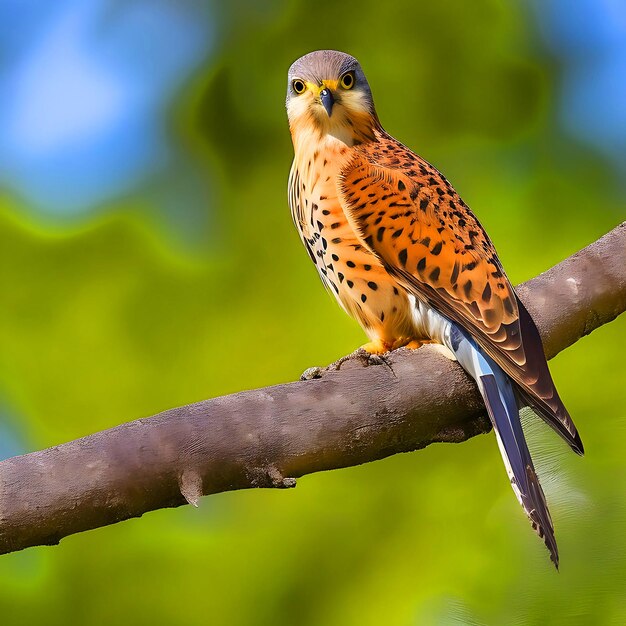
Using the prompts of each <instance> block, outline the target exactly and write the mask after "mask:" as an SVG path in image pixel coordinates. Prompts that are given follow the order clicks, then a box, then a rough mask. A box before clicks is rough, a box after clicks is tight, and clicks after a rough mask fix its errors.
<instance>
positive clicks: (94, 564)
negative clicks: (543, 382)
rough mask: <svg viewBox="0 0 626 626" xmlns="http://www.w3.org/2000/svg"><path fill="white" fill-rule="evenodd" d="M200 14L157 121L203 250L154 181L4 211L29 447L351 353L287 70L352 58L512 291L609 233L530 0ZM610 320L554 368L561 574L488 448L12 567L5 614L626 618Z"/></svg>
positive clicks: (14, 375)
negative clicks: (449, 186)
mask: <svg viewBox="0 0 626 626" xmlns="http://www.w3.org/2000/svg"><path fill="white" fill-rule="evenodd" d="M213 10H214V17H215V20H216V32H217V33H219V39H218V41H217V44H216V52H215V53H214V55H213V56H212V57H211V58H210V59H208V60H207V62H206V64H205V66H204V67H203V69H202V71H201V72H199V73H198V74H197V76H195V77H194V79H193V80H192V81H191V82H190V83H188V84H187V85H186V86H185V87H184V89H183V90H182V91H181V92H180V93H179V94H178V97H177V100H176V102H175V103H174V104H173V106H172V109H171V111H170V112H169V117H168V119H167V122H166V123H167V127H168V129H169V133H170V135H171V138H172V141H174V142H175V143H176V144H177V145H178V146H179V147H180V148H181V150H183V151H184V153H185V155H186V158H187V160H188V163H189V167H192V168H195V170H196V172H197V173H199V175H200V176H201V177H204V178H206V179H207V180H208V181H210V187H211V190H210V194H208V196H207V197H208V199H207V212H209V213H210V219H209V220H208V222H209V226H208V227H207V229H206V231H202V232H200V233H197V242H199V245H198V243H196V245H195V246H194V247H193V248H191V247H189V246H187V245H186V244H185V242H184V241H182V240H181V239H180V238H177V237H176V236H170V234H171V233H169V232H168V231H169V228H168V225H167V222H166V221H159V219H157V218H155V217H154V214H152V213H151V212H150V210H149V198H150V194H151V193H153V192H154V190H153V189H152V190H151V189H150V188H148V189H144V190H139V191H137V192H136V193H135V194H133V195H132V196H129V197H128V198H125V199H122V200H119V201H118V202H117V203H116V204H115V205H114V206H113V205H112V206H107V207H106V211H103V212H102V213H101V216H100V217H98V218H90V219H85V220H84V221H82V222H80V223H73V224H68V223H59V224H55V223H50V222H47V223H42V222H41V221H40V220H39V219H38V218H36V217H33V216H32V214H31V213H30V211H29V209H28V207H26V206H24V204H23V203H22V202H21V201H20V200H19V199H17V198H14V197H10V196H9V195H8V194H7V195H5V196H4V197H3V199H2V200H1V202H0V285H1V286H2V305H1V306H0V402H1V404H2V407H3V415H4V416H5V420H6V422H7V424H8V427H9V428H11V429H12V430H13V431H14V432H15V433H17V434H18V435H17V436H18V438H19V441H20V446H21V448H22V450H21V451H23V452H25V451H28V450H33V449H39V448H42V447H46V446H51V445H54V444H57V443H60V442H62V441H66V440H69V439H73V438H76V437H80V436H82V435H85V434H87V433H90V432H93V431H96V430H101V429H104V428H107V427H111V426H114V425H116V424H118V423H120V422H122V421H128V420H131V419H134V418H137V417H140V416H145V415H150V414H152V413H156V412H158V411H160V410H163V409H166V408H169V407H172V406H176V405H180V404H185V403H189V402H193V401H195V400H199V399H202V398H206V397H210V396H215V395H219V394H226V393H230V392H234V391H237V390H241V389H247V388H251V387H255V386H264V385H269V384H273V383H278V382H283V381H288V380H294V379H296V378H297V377H298V375H299V374H300V372H301V371H303V370H304V369H305V368H306V367H308V366H311V365H315V364H325V363H328V362H330V361H332V360H334V359H335V358H337V357H339V356H341V355H343V354H345V353H347V352H349V351H351V350H352V349H354V348H355V347H356V346H358V345H360V343H362V342H363V337H362V334H361V332H360V330H359V329H358V328H357V326H356V324H355V323H354V322H352V321H351V320H349V319H348V318H347V317H346V316H345V315H344V314H343V313H342V312H341V311H340V309H339V308H338V307H337V306H336V305H335V304H334V303H333V302H332V301H331V299H330V298H329V297H328V296H327V295H325V293H324V290H323V289H322V287H321V285H320V284H319V281H318V279H317V277H316V275H315V271H314V269H313V267H312V266H311V264H310V262H309V260H308V257H307V255H306V254H305V253H304V252H303V250H302V249H301V248H300V243H299V240H298V237H297V236H296V233H295V231H294V229H293V227H292V224H291V221H290V216H289V211H288V208H287V205H286V193H285V190H286V178H287V173H288V169H289V165H290V161H291V154H292V152H291V145H290V139H289V135H288V131H287V126H286V119H285V113H284V107H283V101H284V90H285V83H286V78H285V77H286V70H287V67H288V66H289V64H290V63H291V62H292V61H293V60H294V59H295V58H297V57H298V56H300V55H301V54H304V53H305V52H308V51H310V50H312V49H317V48H325V47H332V48H337V49H341V50H345V51H349V52H350V53H352V54H354V55H355V56H357V57H358V58H359V59H360V60H361V62H362V64H363V66H364V69H365V71H366V73H367V75H368V77H369V80H370V83H371V85H372V89H373V92H374V97H375V100H376V103H377V107H378V111H379V115H380V117H381V120H382V121H383V124H384V125H385V127H386V129H387V130H388V131H389V132H391V133H392V134H393V135H395V136H396V137H398V138H400V139H401V140H402V141H403V142H404V143H406V144H408V145H409V146H411V147H413V148H414V149H415V150H417V151H418V152H419V153H421V154H422V155H423V156H424V157H426V158H427V159H428V160H430V161H431V162H433V163H434V164H436V165H437V166H439V167H440V169H442V170H443V171H444V173H445V174H446V176H447V177H448V178H449V179H450V180H451V181H452V182H453V184H454V185H455V186H456V187H457V189H458V191H459V192H460V193H461V195H462V196H463V197H464V199H465V200H466V202H468V204H469V205H470V206H472V207H473V208H474V210H475V211H476V212H477V213H478V215H479V217H480V219H481V220H482V222H483V224H484V225H485V227H486V228H487V230H488V231H489V233H490V234H491V237H492V239H493V240H494V242H495V244H496V246H497V247H498V249H499V252H500V255H501V258H502V261H503V263H504V265H505V267H506V268H507V269H508V272H509V275H510V277H511V279H512V280H513V281H514V282H519V281H522V280H524V279H527V278H529V277H531V276H533V275H535V274H537V273H539V272H541V271H542V270H544V269H546V268H548V267H550V266H552V265H554V264H555V263H557V262H558V261H560V260H561V259H562V258H564V257H566V256H568V255H569V254H571V253H573V252H574V251H576V250H577V249H579V248H581V247H583V246H584V245H586V244H588V243H589V242H591V241H593V240H595V239H596V238H598V237H599V236H601V235H602V234H604V233H605V232H606V231H608V230H609V229H611V228H612V227H613V226H615V225H616V223H618V222H619V221H621V220H623V219H624V215H625V213H626V210H625V208H626V197H625V196H624V194H623V189H622V190H621V192H620V189H619V188H618V186H617V183H616V181H615V178H614V176H613V174H612V172H611V169H610V167H609V165H608V164H607V163H605V162H603V161H602V160H600V159H599V157H597V156H596V155H594V154H593V153H591V152H589V151H588V150H587V149H586V148H585V147H583V146H581V145H577V144H575V143H574V142H573V140H571V139H568V138H567V137H566V136H565V135H564V134H563V133H562V132H561V131H560V130H559V124H558V121H557V120H556V118H555V106H556V99H557V92H556V88H557V84H558V73H557V71H556V68H554V67H553V65H552V63H551V60H550V58H548V57H547V56H546V55H545V53H543V52H542V49H541V46H540V45H539V43H538V41H537V39H536V34H535V26H534V23H533V19H532V17H531V15H529V14H528V13H527V11H526V10H525V7H524V3H522V2H510V1H509V2H505V1H504V0H481V1H480V2H463V1H461V0H451V1H449V2H442V3H432V2H431V3H426V2H419V3H413V2H409V1H408V0H407V1H405V2H398V3H393V4H392V5H381V4H379V3H376V2H369V1H368V2H360V3H358V4H357V3H352V2H351V3H342V4H340V3H335V2H330V1H328V0H319V1H318V2H315V3H305V2H293V3H286V2H285V3H283V2H278V1H274V2H268V3H264V4H263V5H261V4H260V3H259V4H257V3H253V2H246V1H244V0H235V1H233V2H230V3H227V4H226V3H224V4H222V3H219V4H217V3H216V4H215V6H214V8H213ZM170 182H171V183H172V184H175V181H167V180H166V181H161V182H160V184H161V185H167V184H169V183H170ZM625 331H626V319H625V318H622V319H620V320H618V321H616V322H614V323H612V324H610V325H608V326H606V327H604V328H602V329H600V330H599V331H597V332H595V333H594V334H593V335H592V336H591V337H589V338H586V339H584V340H582V341H580V342H579V343H578V344H576V345H575V346H574V347H573V348H571V349H569V350H567V351H566V352H564V353H562V354H561V355H559V357H557V358H556V359H555V360H554V361H553V363H552V371H553V374H554V377H555V379H556V381H557V384H558V387H559V389H560V392H561V396H562V397H563V398H564V399H565V402H566V404H567V406H568V408H569V410H570V412H571V414H572V415H573V416H574V418H575V420H576V422H577V424H578V425H579V428H580V431H581V433H582V436H583V439H584V441H585V444H586V448H587V455H586V457H585V458H584V459H578V458H575V457H574V455H572V454H569V453H568V452H567V450H565V449H563V447H561V446H559V445H558V444H557V443H556V442H555V441H554V440H553V439H552V437H553V435H552V434H551V433H550V432H547V430H545V429H543V430H541V433H540V434H538V435H537V436H536V437H535V439H537V447H539V448H540V450H539V453H538V456H539V466H540V469H541V468H542V467H543V468H544V474H543V475H544V476H545V478H544V483H545V485H546V491H547V493H548V499H549V501H550V502H551V503H552V507H551V508H552V511H553V517H554V519H555V525H556V530H557V538H558V540H559V544H560V548H561V556H562V559H561V560H562V569H561V572H560V573H559V574H556V573H555V572H554V571H553V570H552V567H551V565H550V563H549V559H548V555H547V553H546V552H545V550H544V549H543V547H542V545H541V542H540V541H539V540H538V539H537V538H536V537H535V535H534V534H533V533H532V532H531V531H530V529H529V528H528V524H527V522H526V520H525V519H524V518H523V515H522V514H521V512H520V511H519V507H518V505H517V502H516V501H515V498H514V497H513V494H512V493H511V490H510V486H509V485H508V481H507V478H506V475H505V472H504V471H503V469H502V465H501V461H500V459H499V455H498V451H497V447H496V445H495V442H494V440H493V436H492V435H489V436H483V437H477V438H475V439H473V440H471V441H469V442H467V443H465V444H462V445H447V446H446V445H438V446H431V447H430V448H428V449H426V450H423V451H421V452H418V453H414V454H408V455H401V456H397V457H394V458H390V459H387V460H385V461H381V462H377V463H372V464H369V465H367V466H363V467H357V468H350V469H345V470H341V471H335V472H330V473H325V474H322V475H315V476H309V477H305V478H303V479H301V480H300V481H299V485H298V488H297V489H295V490H293V491H289V492H271V491H247V492H238V493H228V494H221V495H217V496H212V497H209V498H205V499H204V500H203V501H202V503H201V507H200V509H199V510H197V511H196V510H191V509H190V507H182V508H180V509H177V510H165V511H158V512H154V513H150V514H148V515H146V516H145V517H144V518H143V519H140V520H131V521H128V522H125V523H123V524H119V525H116V526H111V527H107V528H103V529H99V530H96V531H92V532H89V533H84V534H81V535H77V536H73V537H69V538H67V539H64V540H63V542H62V543H61V545H60V546H59V547H55V548H34V549H30V550H27V551H25V552H22V553H17V554H12V555H8V556H3V557H1V558H0V616H1V617H0V620H1V621H2V623H3V624H7V625H8V624H11V625H13V624H16V625H17V624H43V623H45V624H48V625H56V624H59V625H60V624H63V625H65V624H69V623H77V624H126V623H128V624H146V625H148V624H149V625H151V626H154V625H157V624H184V625H196V624H198V625H199V624H216V625H221V624H224V625H229V626H236V625H244V624H268V625H278V624H299V625H311V626H312V625H318V624H324V625H328V626H331V625H337V626H339V625H341V626H344V625H348V624H358V625H360V626H364V625H368V624H371V625H380V624H385V625H392V626H393V625H405V624H494V625H495V624H536V625H543V624H563V625H565V624H567V625H571V624H624V623H626V594H625V592H624V589H625V585H626V560H625V557H626V533H625V532H624V530H625V522H626V495H625V492H624V484H625V479H626V462H625V461H624V459H625V453H626V439H625V437H626V428H625V426H626V403H625V401H624V389H625V385H626V365H625V363H624V360H623V357H622V351H623V345H624V336H625ZM416 376H419V372H416ZM555 460H556V464H555ZM76 471H80V468H76Z"/></svg>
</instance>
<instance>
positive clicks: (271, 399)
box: [0, 222, 626, 554]
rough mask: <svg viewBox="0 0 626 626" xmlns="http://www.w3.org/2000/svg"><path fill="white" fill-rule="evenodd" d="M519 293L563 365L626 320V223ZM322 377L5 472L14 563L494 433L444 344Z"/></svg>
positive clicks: (85, 442) (134, 427)
mask: <svg viewBox="0 0 626 626" xmlns="http://www.w3.org/2000/svg"><path fill="white" fill-rule="evenodd" d="M517 293H518V294H519V296H520V298H521V300H522V301H523V302H524V304H525V305H526V307H527V308H528V310H529V311H530V313H531V315H532V316H533V317H534V319H535V321H536V323H537V326H538V327H539V330H540V332H541V336H542V338H543V341H544V346H545V350H546V354H547V355H548V357H549V358H551V357H553V356H554V355H556V354H557V353H558V352H560V351H561V350H563V349H565V348H567V347H568V346H570V345H572V344H573V343H575V342H576V341H578V340H579V339H580V338H581V337H583V336H584V335H587V334H589V333H590V332H591V331H592V330H594V329H595V328H598V327H599V326H601V325H603V324H606V323H607V322H610V321H611V320H613V319H615V318H616V317H617V316H618V315H619V314H620V313H622V312H623V311H624V310H626V222H624V223H622V224H621V225H620V226H618V227H617V228H615V229H614V230H612V231H611V232H610V233H608V234H607V235H605V236H604V237H602V238H601V239H600V240H598V241H596V242H595V243H593V244H592V245H590V246H588V247H587V248H585V249H584V250H581V251H580V252H578V253H577V254H575V255H573V256H572V257H570V258H568V259H566V260H565V261H563V262H562V263H560V264H559V265H557V266H555V267H553V268H552V269H550V270H549V271H547V272H545V273H543V274H541V275H540V276H538V277H537V278H534V279H532V280H530V281H528V282H527V283H524V284H522V285H520V286H519V287H518V288H517ZM317 375H318V376H320V378H317V379H313V380H307V381H302V382H294V383H289V384H285V385H278V386H275V387H267V388H264V389H256V390H253V391H244V392H241V393H236V394H233V395H230V396H224V397H221V398H214V399H211V400H205V401H203V402H198V403H196V404H191V405H189V406H185V407H180V408H176V409H171V410H169V411H165V412H164V413H160V414H159V415H156V416H154V417H150V418H145V419H140V420H137V421H134V422H129V423H127V424H122V425H121V426H117V427H116V428H112V429H110V430H106V431H103V432H99V433H96V434H94V435H90V436H88V437H84V438H83V439H78V440H76V441H72V442H69V443H66V444H63V445H60V446H56V447H54V448H49V449H47V450H42V451H40V452H33V453H31V454H26V455H23V456H19V457H14V458H11V459H7V460H5V461H2V462H0V554H3V553H7V552H12V551H15V550H21V549H23V548H27V547H29V546H35V545H45V544H55V543H58V542H59V540H60V539H62V538H63V537H66V536H67V535H71V534H73V533H77V532H81V531H84V530H89V529H92V528H96V527H99V526H104V525H107V524H112V523H114V522H119V521H121V520H124V519H128V518H131V517H137V516H141V515H142V514H143V513H145V512H147V511H151V510H154V509H159V508H163V507H173V506H179V505H181V504H184V503H185V502H189V503H191V504H194V505H197V503H198V500H199V498H200V496H202V495H206V494H210V493H216V492H220V491H227V490H234V489H244V488H248V487H292V486H295V478H297V477H299V476H302V475H304V474H310V473H312V472H319V471H321V470H328V469H334V468H339V467H346V466H349V465H357V464H359V463H365V462H368V461H373V460H376V459H381V458H383V457H386V456H389V455H392V454H396V453H398V452H407V451H410V450H416V449H419V448H423V447H424V446H427V445H428V444H430V443H433V442H460V441H464V440H465V439H468V438H469V437H473V436H474V435H477V434H480V433H485V432H488V431H489V430H490V428H491V426H490V424H489V421H488V419H487V418H486V417H485V416H484V415H483V411H484V406H483V404H482V401H481V399H480V396H479V395H478V392H477V390H476V388H475V386H474V383H473V382H472V381H471V379H469V378H468V377H467V375H466V374H465V373H464V372H463V370H461V368H460V367H459V366H458V365H457V364H456V363H454V362H452V361H450V360H448V359H446V358H445V357H444V356H442V355H441V354H440V353H439V352H438V351H437V349H436V348H435V346H432V345H427V346H424V347H422V348H420V349H419V350H418V351H416V352H412V351H409V350H406V349H400V350H396V351H395V352H394V353H392V354H391V355H389V356H388V357H387V358H386V359H385V361H380V362H379V363H378V364H374V365H372V364H371V362H368V360H367V359H366V358H365V357H364V356H363V355H358V354H357V355H356V356H354V357H352V358H348V359H346V360H344V361H343V362H342V363H341V365H340V366H338V365H335V366H330V367H329V368H326V369H325V370H321V371H320V372H319V373H318V374H317Z"/></svg>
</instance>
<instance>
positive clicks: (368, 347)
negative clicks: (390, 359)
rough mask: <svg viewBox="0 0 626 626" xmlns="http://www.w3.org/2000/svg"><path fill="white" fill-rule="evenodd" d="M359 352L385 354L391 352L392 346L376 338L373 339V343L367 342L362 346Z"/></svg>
mask: <svg viewBox="0 0 626 626" xmlns="http://www.w3.org/2000/svg"><path fill="white" fill-rule="evenodd" d="M359 350H365V352H367V353H368V354H385V352H390V351H391V350H393V346H392V345H391V344H388V343H387V342H386V341H383V340H382V339H380V338H377V339H374V341H369V342H368V343H366V344H364V345H362V346H361V347H360V348H359Z"/></svg>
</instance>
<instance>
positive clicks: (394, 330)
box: [289, 140, 413, 344]
mask: <svg viewBox="0 0 626 626" xmlns="http://www.w3.org/2000/svg"><path fill="white" fill-rule="evenodd" d="M296 145H297V144H296ZM350 158H351V153H350V148H348V147H347V146H345V144H343V143H341V142H339V141H336V140H329V141H327V142H319V143H317V144H315V143H313V142H311V143H310V144H306V145H305V146H303V147H302V148H301V149H300V150H297V149H296V158H295V159H294V164H293V167H292V172H291V176H290V183H289V186H290V189H289V197H290V204H291V209H292V215H293V217H294V221H295V223H296V226H297V228H298V230H299V231H300V235H301V238H302V241H303V243H304V245H305V247H306V248H307V250H308V252H309V255H310V257H311V259H312V261H313V262H314V263H315V265H316V267H317V270H318V272H319V274H320V277H321V279H322V282H323V283H324V284H325V285H326V287H327V288H328V289H329V290H330V291H331V292H332V293H333V295H334V296H335V297H336V299H337V300H338V302H339V304H340V305H341V306H342V307H343V308H344V309H345V310H346V311H347V312H348V313H349V314H350V315H352V316H353V317H354V318H356V319H357V321H359V323H360V324H361V326H362V327H363V328H364V330H365V331H366V333H367V334H368V336H369V337H370V338H371V339H379V338H380V339H382V340H383V341H385V342H388V343H390V344H392V343H394V342H396V341H398V340H399V339H401V338H410V337H411V336H412V334H413V332H412V330H411V314H410V311H409V303H408V298H407V295H406V292H405V291H404V290H403V289H402V288H401V287H399V286H398V285H397V284H396V282H395V280H394V279H393V278H392V277H391V276H390V275H389V274H388V273H387V271H386V270H385V268H384V267H383V265H382V264H381V263H380V261H379V260H378V258H377V257H375V256H374V255H373V254H372V253H371V252H370V251H369V250H368V249H367V248H366V247H365V246H364V245H363V244H362V242H361V239H360V237H359V236H358V234H357V233H356V232H355V231H354V229H353V227H352V225H351V223H350V220H349V219H348V216H347V215H346V214H345V212H344V209H343V206H342V202H341V198H340V195H339V182H340V177H341V172H342V171H343V169H344V167H345V165H346V164H347V163H348V161H349V160H350Z"/></svg>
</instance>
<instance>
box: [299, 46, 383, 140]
mask: <svg viewBox="0 0 626 626" xmlns="http://www.w3.org/2000/svg"><path fill="white" fill-rule="evenodd" d="M287 114H288V116H289V124H290V126H291V129H292V132H294V130H296V131H297V130H298V128H302V127H308V126H309V125H313V126H314V127H316V128H317V129H318V130H320V131H321V132H330V133H333V131H338V130H340V129H342V128H343V129H344V131H345V127H348V126H353V125H356V126H357V127H362V126H364V125H365V126H369V127H370V128H371V127H372V126H374V125H376V124H377V123H378V120H377V118H376V112H375V109H374V102H373V100H372V92H371V91H370V86H369V84H368V82H367V79H366V78H365V74H364V73H363V70H362V69H361V66H360V64H359V62H358V61H357V60H356V59H355V58H354V57H352V56H350V55H349V54H345V53H344V52H337V51H336V50H318V51H316V52H310V53H309V54H306V55H305V56H303V57H300V58H299V59H298V60H297V61H295V62H294V63H293V65H292V66H291V67H290V68H289V73H288V83H287ZM333 134H334V133H333ZM344 134H345V133H344Z"/></svg>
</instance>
